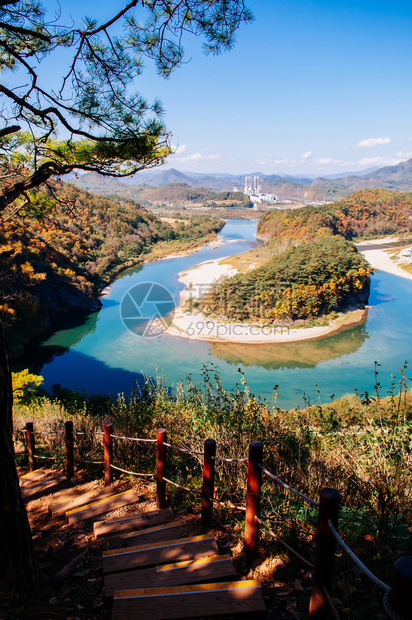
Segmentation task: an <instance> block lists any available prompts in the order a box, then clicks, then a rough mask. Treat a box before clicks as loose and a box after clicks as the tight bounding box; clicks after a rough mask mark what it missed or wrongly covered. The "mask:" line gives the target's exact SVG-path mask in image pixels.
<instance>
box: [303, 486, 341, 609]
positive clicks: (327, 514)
mask: <svg viewBox="0 0 412 620" xmlns="http://www.w3.org/2000/svg"><path fill="white" fill-rule="evenodd" d="M339 504H340V493H339V491H336V490H335V489H322V490H321V491H320V498H319V513H318V525H317V531H316V547H315V561H314V563H313V571H312V593H311V597H310V605H309V618H310V620H327V619H328V618H330V615H331V611H330V607H329V604H328V601H327V598H326V596H325V590H329V589H330V587H331V585H332V569H333V560H334V557H335V550H336V539H335V537H334V535H333V534H332V532H331V529H330V527H329V524H328V521H329V520H330V521H331V522H332V523H333V525H334V527H335V528H337V525H338V516H339Z"/></svg>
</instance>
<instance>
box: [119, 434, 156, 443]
mask: <svg viewBox="0 0 412 620" xmlns="http://www.w3.org/2000/svg"><path fill="white" fill-rule="evenodd" d="M112 438H113V439H128V440H129V441H141V442H145V441H147V442H149V443H156V439H149V438H147V437H125V436H124V435H112Z"/></svg>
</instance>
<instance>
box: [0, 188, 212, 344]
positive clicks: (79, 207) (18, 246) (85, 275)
mask: <svg viewBox="0 0 412 620" xmlns="http://www.w3.org/2000/svg"><path fill="white" fill-rule="evenodd" d="M45 191H46V194H48V201H47V200H45V198H44V194H43V192H42V193H41V197H42V206H41V211H39V210H38V209H37V208H36V196H37V195H40V192H36V191H33V192H32V195H31V204H30V205H27V207H26V208H24V209H20V210H19V211H18V213H14V212H13V211H12V212H11V215H12V216H13V217H9V216H10V213H9V212H8V211H6V213H5V217H4V218H3V219H2V220H0V265H1V267H0V272H1V281H0V294H1V299H2V302H1V305H0V313H1V317H2V320H3V322H4V325H5V328H6V333H7V337H8V342H9V347H10V350H11V352H16V351H19V350H20V349H21V347H22V345H23V344H24V342H25V341H26V340H27V339H28V338H29V337H30V336H33V335H34V334H36V333H38V332H39V331H41V330H43V329H44V327H45V326H46V325H47V323H48V322H49V319H50V317H51V316H54V315H56V314H58V313H60V312H65V311H73V310H75V311H85V312H87V311H88V312H90V311H94V310H98V309H99V308H100V306H101V302H100V301H99V299H98V298H97V295H98V293H99V292H100V291H101V290H102V288H103V287H104V286H106V285H107V284H108V283H109V282H110V281H111V280H112V278H113V277H114V276H115V275H116V274H117V273H118V271H119V270H121V269H124V268H126V267H129V266H132V265H134V264H136V263H138V262H141V261H143V260H145V259H147V258H148V253H150V250H151V248H152V247H153V246H154V245H155V244H158V243H159V242H163V244H164V246H165V247H164V252H166V253H167V251H168V247H169V245H171V244H173V251H176V249H178V248H179V242H180V244H182V247H185V243H186V242H187V241H190V242H194V241H196V240H197V242H198V243H203V242H204V239H205V238H207V235H209V234H210V233H213V232H217V231H219V230H220V229H221V228H222V227H223V225H224V222H223V220H219V219H218V218H213V217H209V216H205V215H196V216H192V217H191V218H190V219H189V220H188V221H186V222H180V223H179V225H178V226H177V227H176V228H173V227H171V226H170V225H169V224H165V223H163V222H162V221H161V220H160V219H158V218H157V217H156V216H154V215H153V214H151V213H149V212H148V211H146V210H145V209H143V208H142V207H140V205H138V204H137V203H135V202H133V201H132V200H126V199H119V198H117V199H111V200H109V199H107V198H104V197H101V196H95V195H93V194H91V193H89V192H85V191H84V190H81V189H79V188H77V187H74V186H73V185H69V184H67V183H63V182H58V181H53V182H52V183H51V185H50V187H49V188H46V190H45ZM37 197H38V196H37ZM169 251H172V249H170V250H169Z"/></svg>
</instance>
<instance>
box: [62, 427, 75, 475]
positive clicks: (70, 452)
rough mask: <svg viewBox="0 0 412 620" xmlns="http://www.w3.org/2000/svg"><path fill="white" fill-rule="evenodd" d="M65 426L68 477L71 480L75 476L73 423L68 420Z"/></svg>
mask: <svg viewBox="0 0 412 620" xmlns="http://www.w3.org/2000/svg"><path fill="white" fill-rule="evenodd" d="M64 426H65V428H66V477H67V478H68V479H69V480H70V479H71V478H73V474H74V441H73V422H72V421H71V420H67V422H65V424H64Z"/></svg>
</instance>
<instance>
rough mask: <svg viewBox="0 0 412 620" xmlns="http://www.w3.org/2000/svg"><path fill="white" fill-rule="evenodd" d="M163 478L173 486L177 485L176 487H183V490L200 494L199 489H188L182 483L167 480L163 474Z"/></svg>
mask: <svg viewBox="0 0 412 620" xmlns="http://www.w3.org/2000/svg"><path fill="white" fill-rule="evenodd" d="M163 480H164V481H165V482H168V483H169V484H172V485H173V486H174V487H177V488H178V489H183V490H184V491H188V492H189V493H194V494H195V495H200V493H199V491H195V490H194V489H189V488H188V487H184V486H183V485H181V484H178V483H177V482H173V480H169V479H168V478H165V477H164V476H163Z"/></svg>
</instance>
